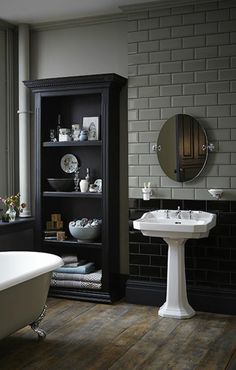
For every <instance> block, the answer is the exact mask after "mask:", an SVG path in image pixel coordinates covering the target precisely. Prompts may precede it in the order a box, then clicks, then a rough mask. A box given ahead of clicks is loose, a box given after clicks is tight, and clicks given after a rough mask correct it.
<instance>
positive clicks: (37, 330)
mask: <svg viewBox="0 0 236 370" xmlns="http://www.w3.org/2000/svg"><path fill="white" fill-rule="evenodd" d="M46 309H47V306H46V305H44V307H43V310H42V312H41V314H40V315H39V317H38V318H37V319H36V320H35V321H34V322H32V324H30V326H31V329H32V330H33V331H34V332H35V333H37V334H38V339H44V338H45V337H46V333H45V331H44V330H43V329H41V328H40V327H39V324H40V323H41V321H42V320H43V318H44V317H45V315H46Z"/></svg>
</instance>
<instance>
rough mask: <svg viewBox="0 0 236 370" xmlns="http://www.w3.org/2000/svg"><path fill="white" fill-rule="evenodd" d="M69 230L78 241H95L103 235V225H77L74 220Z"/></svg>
mask: <svg viewBox="0 0 236 370" xmlns="http://www.w3.org/2000/svg"><path fill="white" fill-rule="evenodd" d="M69 230H70V233H71V235H72V236H73V237H74V238H75V239H77V241H78V242H87V243H89V242H93V241H95V240H96V239H98V237H99V236H100V235H101V225H100V224H98V225H94V226H92V225H89V226H80V225H76V223H75V222H74V221H71V222H70V223H69Z"/></svg>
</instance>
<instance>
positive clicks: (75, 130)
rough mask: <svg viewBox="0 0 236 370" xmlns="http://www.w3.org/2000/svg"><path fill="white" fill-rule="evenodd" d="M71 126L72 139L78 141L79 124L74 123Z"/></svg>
mask: <svg viewBox="0 0 236 370" xmlns="http://www.w3.org/2000/svg"><path fill="white" fill-rule="evenodd" d="M71 127H72V139H73V141H79V136H80V132H81V130H80V124H79V123H76V124H74V125H72V126H71Z"/></svg>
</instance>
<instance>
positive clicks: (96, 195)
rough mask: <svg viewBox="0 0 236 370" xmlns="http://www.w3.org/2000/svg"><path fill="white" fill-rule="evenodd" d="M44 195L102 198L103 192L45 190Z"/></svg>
mask: <svg viewBox="0 0 236 370" xmlns="http://www.w3.org/2000/svg"><path fill="white" fill-rule="evenodd" d="M43 196H44V197H69V198H73V197H78V198H98V199H99V198H101V197H102V193H92V192H86V193H81V192H79V191H44V192H43Z"/></svg>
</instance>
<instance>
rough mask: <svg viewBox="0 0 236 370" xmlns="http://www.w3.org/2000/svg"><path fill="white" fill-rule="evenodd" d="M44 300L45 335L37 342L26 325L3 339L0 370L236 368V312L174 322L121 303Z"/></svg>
mask: <svg viewBox="0 0 236 370" xmlns="http://www.w3.org/2000/svg"><path fill="white" fill-rule="evenodd" d="M47 304H48V311H47V315H46V317H45V319H44V320H43V321H42V325H41V327H42V328H43V329H44V330H46V331H47V338H46V339H45V340H44V341H38V340H37V336H36V334H35V333H34V332H33V331H32V330H31V329H30V328H29V327H27V328H24V329H22V330H20V331H18V332H17V333H15V334H13V335H11V336H9V337H8V338H5V339H3V340H1V341H0V369H1V370H21V369H24V370H35V369H40V370H85V369H90V370H98V369H99V370H106V369H112V370H129V369H132V370H133V369H142V370H149V369H150V370H151V369H154V370H158V369H160V370H167V369H168V370H172V369H173V370H187V369H188V370H192V369H199V370H200V369H201V370H222V369H227V370H235V369H236V354H235V353H236V316H226V315H216V314H208V313H198V314H197V315H196V316H195V317H193V318H192V319H189V320H177V319H168V318H161V317H159V316H158V315H157V308H156V307H148V306H141V305H133V304H128V303H125V302H118V303H116V304H113V305H106V304H94V303H89V302H80V301H73V300H66V299H53V298H49V299H48V303H47ZM16 309H17V307H16Z"/></svg>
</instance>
